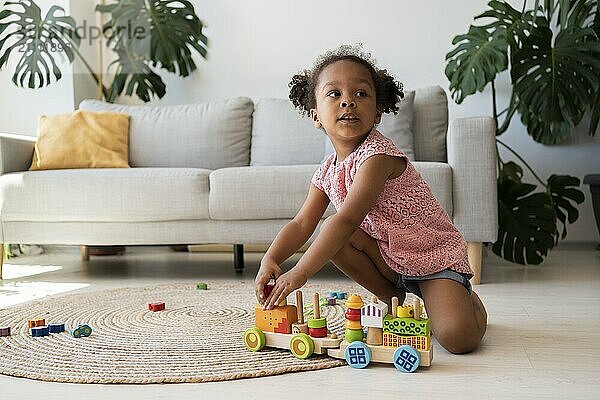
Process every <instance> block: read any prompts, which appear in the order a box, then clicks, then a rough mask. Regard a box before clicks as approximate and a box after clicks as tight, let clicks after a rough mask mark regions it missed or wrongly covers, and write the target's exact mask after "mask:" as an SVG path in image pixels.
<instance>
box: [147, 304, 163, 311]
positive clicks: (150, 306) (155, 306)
mask: <svg viewBox="0 0 600 400" xmlns="http://www.w3.org/2000/svg"><path fill="white" fill-rule="evenodd" d="M148 309H149V310H150V311H154V312H156V311H162V310H164V309H165V303H150V304H148Z"/></svg>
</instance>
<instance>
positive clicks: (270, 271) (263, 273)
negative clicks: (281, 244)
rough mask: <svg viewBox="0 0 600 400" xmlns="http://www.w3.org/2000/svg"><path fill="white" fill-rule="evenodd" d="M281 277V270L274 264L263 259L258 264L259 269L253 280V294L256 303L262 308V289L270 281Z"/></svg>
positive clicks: (264, 298)
mask: <svg viewBox="0 0 600 400" xmlns="http://www.w3.org/2000/svg"><path fill="white" fill-rule="evenodd" d="M280 275H281V268H280V267H279V265H277V263H276V262H274V261H271V260H268V259H265V258H263V259H262V260H261V262H260V269H259V270H258V273H257V274H256V278H255V279H254V292H255V294H256V299H257V300H258V303H259V304H260V305H261V306H263V307H264V305H265V300H266V296H265V292H264V288H265V285H266V284H267V283H269V281H270V280H271V279H275V280H277V278H279V276H280Z"/></svg>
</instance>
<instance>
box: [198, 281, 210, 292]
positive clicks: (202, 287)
mask: <svg viewBox="0 0 600 400" xmlns="http://www.w3.org/2000/svg"><path fill="white" fill-rule="evenodd" d="M196 289H198V290H208V285H207V284H206V283H204V282H198V283H196Z"/></svg>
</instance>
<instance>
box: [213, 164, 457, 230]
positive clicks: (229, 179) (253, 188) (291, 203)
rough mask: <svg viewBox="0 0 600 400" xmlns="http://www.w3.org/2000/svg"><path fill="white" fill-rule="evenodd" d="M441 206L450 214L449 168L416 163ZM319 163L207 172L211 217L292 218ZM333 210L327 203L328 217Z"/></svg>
mask: <svg viewBox="0 0 600 400" xmlns="http://www.w3.org/2000/svg"><path fill="white" fill-rule="evenodd" d="M414 165H415V168H416V169H417V170H418V171H419V172H420V173H421V175H422V176H423V178H424V179H425V181H427V182H428V183H429V185H430V186H431V190H432V192H433V194H434V196H436V198H437V199H438V201H439V202H440V203H441V205H442V207H444V209H445V210H446V211H447V212H448V214H449V215H452V169H451V168H450V166H449V165H448V164H445V163H438V162H415V163H414ZM318 167H319V166H318V165H317V164H315V165H289V166H268V167H267V166H261V167H239V168H223V169H219V170H215V171H213V172H212V173H211V174H210V199H209V209H210V218H211V219H215V220H257V219H258V220H264V219H282V218H293V217H294V216H295V215H296V213H297V212H298V210H300V207H301V206H302V204H303V203H304V200H305V199H306V195H307V193H308V187H309V185H310V179H311V178H312V175H313V174H314V172H315V170H316V169H317V168H318ZM334 212H335V209H334V208H333V206H332V205H331V204H330V205H329V208H328V209H327V211H326V212H325V215H324V217H327V216H329V215H331V214H333V213H334Z"/></svg>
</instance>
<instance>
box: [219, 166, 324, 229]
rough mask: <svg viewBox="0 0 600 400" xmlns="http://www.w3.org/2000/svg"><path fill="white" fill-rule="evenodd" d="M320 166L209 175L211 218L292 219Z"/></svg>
mask: <svg viewBox="0 0 600 400" xmlns="http://www.w3.org/2000/svg"><path fill="white" fill-rule="evenodd" d="M317 168H318V165H316V164H313V165H286V166H268V167H267V166H261V167H245V168H244V167H241V168H224V169H219V170H216V171H213V172H212V173H211V174H210V199H209V209H210V217H211V219H217V220H248V219H276V218H293V217H294V216H295V215H296V212H298V210H299V209H300V207H301V206H302V204H303V203H304V200H305V199H306V195H307V193H308V187H309V185H310V178H311V177H312V175H313V174H314V172H315V170H316V169H317Z"/></svg>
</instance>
